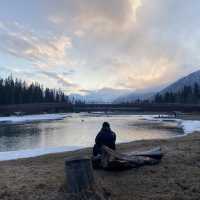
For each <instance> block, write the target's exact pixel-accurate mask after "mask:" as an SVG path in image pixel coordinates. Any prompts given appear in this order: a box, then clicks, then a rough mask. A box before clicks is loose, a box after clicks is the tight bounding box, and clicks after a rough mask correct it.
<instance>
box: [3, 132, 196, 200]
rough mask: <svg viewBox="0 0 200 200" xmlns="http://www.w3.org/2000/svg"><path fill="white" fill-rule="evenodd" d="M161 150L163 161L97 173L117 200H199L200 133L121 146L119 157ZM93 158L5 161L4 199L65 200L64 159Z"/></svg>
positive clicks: (82, 152) (55, 156)
mask: <svg viewBox="0 0 200 200" xmlns="http://www.w3.org/2000/svg"><path fill="white" fill-rule="evenodd" d="M154 146H161V147H162V149H163V152H164V157H163V159H162V162H161V163H160V164H158V165H155V166H144V167H141V168H138V169H132V170H127V171H123V172H108V171H103V170H98V171H94V173H95V179H96V182H97V184H98V185H101V186H102V187H103V188H104V189H105V190H106V191H107V194H108V195H109V196H110V198H111V199H114V200H133V199H134V200H144V199H148V200H149V199H152V200H155V199H156V200H158V199H160V200H172V199H173V200H186V199H187V200H189V199H191V200H199V199H200V133H194V134H190V135H188V136H185V137H179V138H174V139H168V140H148V141H137V142H131V143H127V144H120V145H118V146H117V151H119V152H129V151H134V150H145V149H149V148H151V147H154ZM78 155H84V156H85V155H88V156H90V155H91V149H90V148H87V149H83V150H78V151H74V152H67V153H60V154H51V155H46V156H41V157H36V158H28V159H21V160H15V161H3V162H0V199H1V200H64V199H66V190H65V176H64V158H66V157H69V156H78Z"/></svg>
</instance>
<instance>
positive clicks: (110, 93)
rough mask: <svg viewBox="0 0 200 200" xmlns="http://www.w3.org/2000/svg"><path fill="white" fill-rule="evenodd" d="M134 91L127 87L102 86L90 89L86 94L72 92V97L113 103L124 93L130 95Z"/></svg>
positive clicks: (90, 101) (94, 101)
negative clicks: (98, 88)
mask: <svg viewBox="0 0 200 200" xmlns="http://www.w3.org/2000/svg"><path fill="white" fill-rule="evenodd" d="M131 92H132V91H131V90H125V89H113V88H102V89H100V90H91V91H88V92H87V94H86V95H80V94H71V95H69V97H70V99H72V98H74V99H75V100H81V101H85V102H87V103H112V102H113V101H114V100H115V99H116V98H118V97H120V96H122V95H128V94H130V93H131Z"/></svg>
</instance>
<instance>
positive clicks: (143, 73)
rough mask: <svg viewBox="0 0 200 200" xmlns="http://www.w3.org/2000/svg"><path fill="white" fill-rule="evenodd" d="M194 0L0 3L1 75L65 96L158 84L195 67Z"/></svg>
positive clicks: (199, 57)
mask: <svg viewBox="0 0 200 200" xmlns="http://www.w3.org/2000/svg"><path fill="white" fill-rule="evenodd" d="M199 10H200V1H199V0H190V1H183V0H109V1H108V0H17V1H13V0H1V1H0V76H1V77H6V76H8V75H9V74H12V75H13V76H14V77H17V78H21V79H23V80H26V81H28V82H29V83H30V82H32V81H36V82H39V83H41V84H43V85H44V86H45V87H51V88H61V89H62V90H63V91H65V93H67V94H70V93H81V94H85V93H89V92H91V91H93V90H99V89H102V88H113V89H119V90H141V89H148V88H156V87H161V86H165V85H167V84H169V83H171V82H173V81H174V80H176V79H177V78H180V77H182V76H184V75H186V74H189V73H191V72H193V71H195V70H199V69H200V67H199V61H200V54H199V51H200V14H199Z"/></svg>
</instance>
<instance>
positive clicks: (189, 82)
mask: <svg viewBox="0 0 200 200" xmlns="http://www.w3.org/2000/svg"><path fill="white" fill-rule="evenodd" d="M195 83H197V84H199V85H200V70H198V71H195V72H193V73H191V74H189V75H187V76H185V77H183V78H181V79H179V80H177V81H176V82H174V83H172V84H171V85H169V86H168V87H166V88H165V89H163V90H161V91H160V92H159V94H161V95H163V94H165V93H167V92H172V93H176V92H178V91H180V90H182V89H183V88H184V86H193V85H194V84H195Z"/></svg>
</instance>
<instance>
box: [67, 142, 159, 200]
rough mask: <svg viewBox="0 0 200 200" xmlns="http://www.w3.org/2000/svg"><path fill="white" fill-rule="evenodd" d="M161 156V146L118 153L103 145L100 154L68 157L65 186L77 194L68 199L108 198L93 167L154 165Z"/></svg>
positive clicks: (111, 167)
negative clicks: (97, 179)
mask: <svg viewBox="0 0 200 200" xmlns="http://www.w3.org/2000/svg"><path fill="white" fill-rule="evenodd" d="M162 157H163V153H162V151H161V148H160V147H158V148H154V149H151V150H149V151H144V152H131V153H126V154H124V153H118V152H116V151H113V150H112V149H110V148H108V147H106V146H103V147H102V155H101V156H97V157H93V158H92V159H90V158H86V157H82V158H80V157H78V158H69V159H66V160H65V173H66V188H67V192H68V193H70V194H77V195H78V196H76V197H77V198H72V197H70V199H78V200H79V199H81V200H82V199H88V200H89V199H91V200H105V199H109V198H106V196H105V195H103V192H105V191H103V190H102V188H100V187H99V186H98V187H97V186H96V184H95V179H94V175H93V169H92V167H93V168H94V169H99V168H101V169H105V170H126V169H130V168H137V167H140V166H143V165H155V164H158V163H159V162H160V160H161V159H162Z"/></svg>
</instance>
